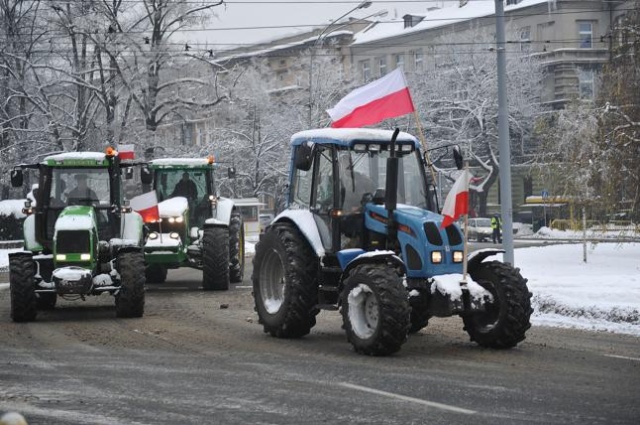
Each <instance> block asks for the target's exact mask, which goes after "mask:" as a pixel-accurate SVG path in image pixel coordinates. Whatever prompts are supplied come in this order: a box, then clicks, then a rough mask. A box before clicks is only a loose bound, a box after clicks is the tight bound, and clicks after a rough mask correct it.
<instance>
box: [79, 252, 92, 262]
mask: <svg viewBox="0 0 640 425" xmlns="http://www.w3.org/2000/svg"><path fill="white" fill-rule="evenodd" d="M80 260H81V261H89V260H91V254H80Z"/></svg>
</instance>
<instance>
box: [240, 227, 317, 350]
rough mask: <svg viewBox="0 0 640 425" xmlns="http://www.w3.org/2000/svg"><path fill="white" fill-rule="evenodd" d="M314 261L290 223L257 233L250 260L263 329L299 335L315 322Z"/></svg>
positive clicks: (287, 335) (275, 333) (278, 334)
mask: <svg viewBox="0 0 640 425" xmlns="http://www.w3.org/2000/svg"><path fill="white" fill-rule="evenodd" d="M317 267H318V261H317V259H316V255H315V253H314V252H313V250H312V249H311V247H310V246H309V243H308V242H307V241H306V239H305V238H304V237H303V236H302V234H301V233H300V231H299V230H298V229H297V228H296V227H295V226H294V225H292V224H288V223H279V224H276V225H273V226H270V227H269V228H268V229H267V231H266V232H265V233H263V234H262V235H260V242H258V244H257V245H256V255H255V257H254V260H253V276H252V280H253V297H254V300H255V305H256V311H257V312H258V318H259V321H260V323H261V324H262V326H263V327H264V331H265V332H266V333H269V334H270V335H271V336H274V337H278V338H300V337H303V336H304V335H307V334H308V333H309V332H310V331H311V328H312V327H313V326H315V324H316V315H317V314H318V312H319V310H318V309H317V308H316V305H317V303H318V281H317Z"/></svg>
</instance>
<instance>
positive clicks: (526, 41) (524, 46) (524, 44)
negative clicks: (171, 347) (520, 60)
mask: <svg viewBox="0 0 640 425" xmlns="http://www.w3.org/2000/svg"><path fill="white" fill-rule="evenodd" d="M530 50H531V27H524V28H520V51H521V52H529V51H530Z"/></svg>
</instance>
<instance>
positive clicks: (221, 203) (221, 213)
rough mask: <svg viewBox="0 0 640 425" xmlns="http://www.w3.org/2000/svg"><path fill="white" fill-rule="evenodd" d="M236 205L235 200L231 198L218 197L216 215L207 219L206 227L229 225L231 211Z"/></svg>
mask: <svg viewBox="0 0 640 425" xmlns="http://www.w3.org/2000/svg"><path fill="white" fill-rule="evenodd" d="M234 207H235V204H234V202H233V201H232V200H231V199H229V198H218V203H217V204H216V215H215V217H214V218H209V219H207V220H206V221H205V222H204V223H205V227H207V226H208V225H212V226H216V227H217V226H229V222H230V221H231V212H232V211H233V208H234Z"/></svg>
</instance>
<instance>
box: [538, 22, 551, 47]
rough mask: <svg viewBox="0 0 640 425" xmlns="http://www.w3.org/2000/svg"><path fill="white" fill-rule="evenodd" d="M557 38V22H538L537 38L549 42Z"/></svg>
mask: <svg viewBox="0 0 640 425" xmlns="http://www.w3.org/2000/svg"><path fill="white" fill-rule="evenodd" d="M554 39H555V22H553V21H551V22H544V23H542V24H538V36H537V37H536V40H539V41H541V42H545V43H546V42H547V41H551V40H554Z"/></svg>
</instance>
